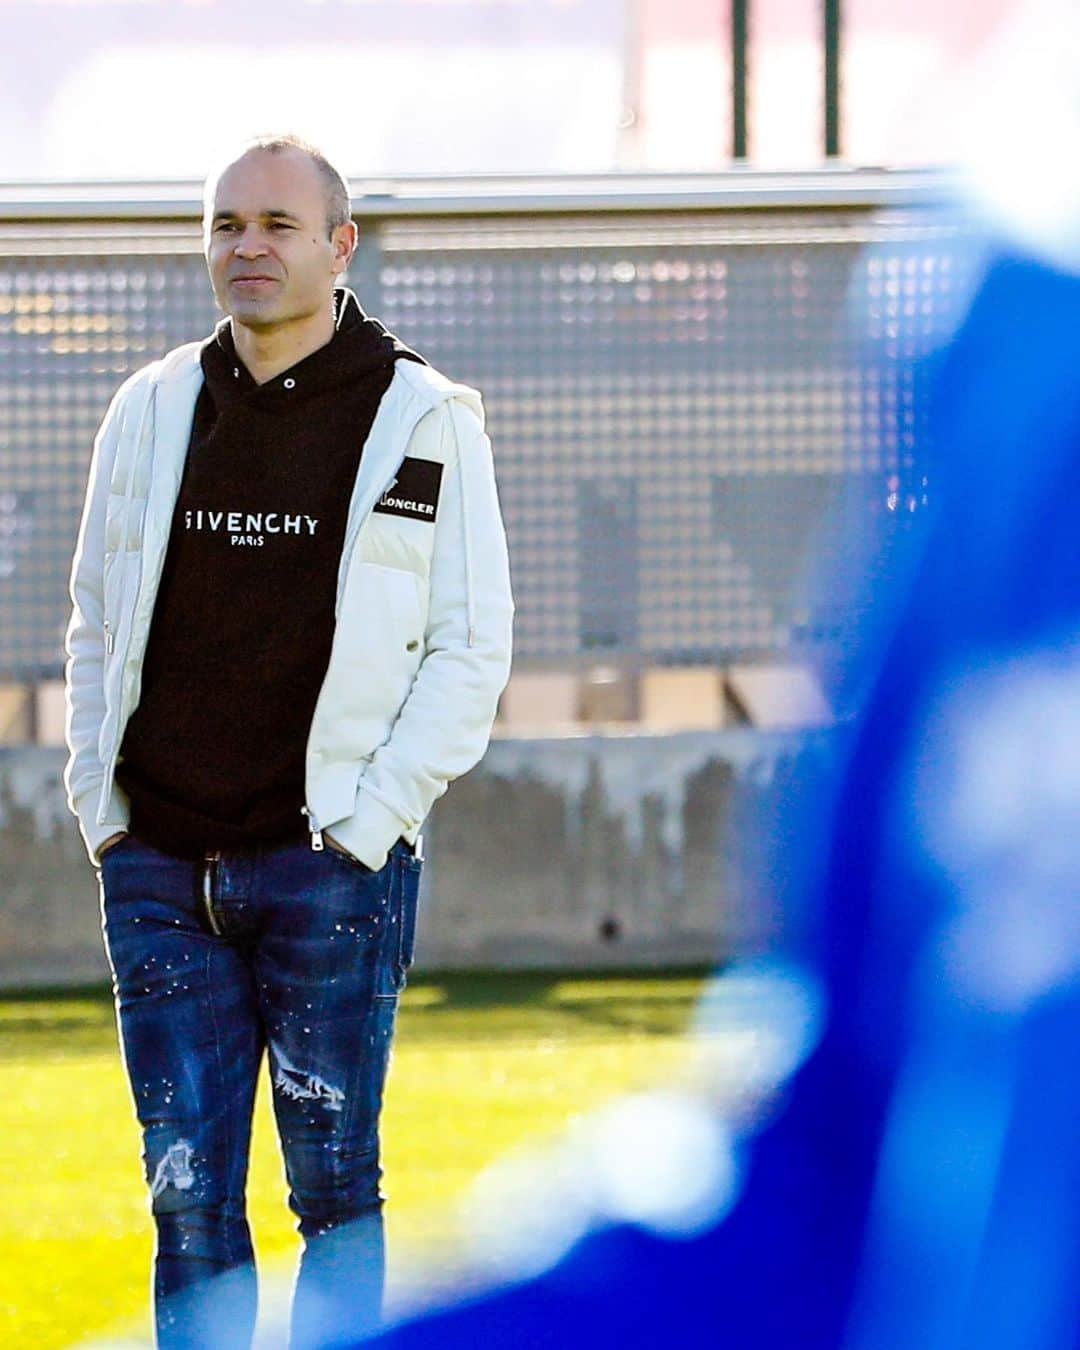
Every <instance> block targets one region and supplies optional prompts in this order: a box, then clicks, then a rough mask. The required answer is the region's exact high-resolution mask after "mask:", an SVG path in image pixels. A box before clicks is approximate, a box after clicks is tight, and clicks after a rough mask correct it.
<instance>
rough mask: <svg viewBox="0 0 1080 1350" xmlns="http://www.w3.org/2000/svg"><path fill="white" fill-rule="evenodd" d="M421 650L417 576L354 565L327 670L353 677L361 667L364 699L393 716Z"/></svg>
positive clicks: (399, 570)
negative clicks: (332, 667)
mask: <svg viewBox="0 0 1080 1350" xmlns="http://www.w3.org/2000/svg"><path fill="white" fill-rule="evenodd" d="M423 646H424V619H423V616H422V613H421V605H420V583H419V578H418V577H417V576H416V574H415V573H414V572H408V571H405V570H404V569H402V568H398V567H385V566H383V565H382V564H381V563H368V562H357V563H354V564H353V566H352V568H351V569H350V575H349V582H348V585H347V587H346V590H345V600H344V603H343V605H342V610H341V615H340V616H339V618H338V626H337V631H336V633H335V636H334V649H333V653H332V656H331V664H333V663H334V662H335V661H340V662H341V663H343V664H344V665H345V666H347V667H348V668H349V669H350V672H351V674H352V676H353V677H355V674H356V668H357V667H362V668H363V675H364V680H365V682H366V690H367V694H368V695H370V696H371V697H372V698H378V700H379V702H380V703H381V704H383V705H384V706H385V709H386V712H387V713H388V715H390V716H393V715H395V714H396V713H397V711H398V709H399V708H400V706H401V704H402V703H403V702H404V700H405V696H406V694H407V693H408V692H409V685H410V684H411V682H412V677H413V676H414V675H415V674H416V670H417V667H418V666H419V665H420V660H421V657H422V655H423ZM353 688H354V689H356V692H357V693H358V694H359V695H360V696H361V697H364V691H363V690H360V689H357V687H356V686H355V685H354V686H353ZM347 702H348V700H347Z"/></svg>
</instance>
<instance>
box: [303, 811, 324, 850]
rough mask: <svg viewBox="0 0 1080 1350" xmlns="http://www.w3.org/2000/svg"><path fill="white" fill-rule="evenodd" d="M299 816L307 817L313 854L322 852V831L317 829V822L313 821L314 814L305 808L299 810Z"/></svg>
mask: <svg viewBox="0 0 1080 1350" xmlns="http://www.w3.org/2000/svg"><path fill="white" fill-rule="evenodd" d="M300 814H301V815H304V816H307V818H308V829H309V830H310V831H311V848H312V852H314V853H321V852H322V851H323V837H322V830H321V829H320V828H319V822H318V821H317V820H316V819H315V812H314V811H309V810H308V808H307V807H306V806H302V807H301V808H300Z"/></svg>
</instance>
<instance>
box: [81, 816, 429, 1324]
mask: <svg viewBox="0 0 1080 1350" xmlns="http://www.w3.org/2000/svg"><path fill="white" fill-rule="evenodd" d="M420 870H421V862H420V860H419V859H418V858H416V857H414V856H413V853H412V850H411V848H410V846H409V845H407V844H406V843H405V842H404V840H399V841H398V842H397V843H396V844H395V845H394V847H393V849H392V850H391V852H390V855H389V857H388V859H387V862H386V865H385V866H384V867H383V868H381V869H380V870H379V871H378V872H373V871H371V869H370V868H368V867H365V866H364V864H363V863H360V862H357V861H355V860H352V859H351V858H349V857H347V856H345V855H343V854H341V853H338V852H337V851H335V850H333V849H331V848H326V849H325V850H323V851H322V852H315V851H313V850H312V849H311V848H310V847H308V846H307V845H305V844H290V845H286V846H282V847H278V848H259V849H253V850H250V851H244V852H237V853H232V852H229V853H223V854H221V855H220V857H218V858H216V859H214V860H212V861H210V860H208V861H206V862H190V861H184V860H181V859H179V858H174V857H171V856H170V855H168V854H165V853H161V852H159V851H157V850H156V849H153V848H151V847H150V846H149V845H148V844H145V843H143V842H142V840H140V839H138V838H136V837H134V836H131V835H129V836H127V837H126V838H124V839H122V840H121V841H120V842H119V843H117V844H115V845H114V846H113V847H112V848H110V849H108V850H106V852H105V855H104V857H103V858H102V861H101V890H102V911H103V915H104V932H105V943H106V949H107V951H108V955H109V961H110V964H111V966H112V971H113V981H114V988H115V991H116V1006H117V1016H118V1021H119V1026H120V1035H121V1040H122V1043H123V1052H124V1061H125V1064H126V1067H127V1072H128V1077H129V1079H130V1082H131V1088H132V1092H133V1094H134V1098H135V1108H136V1114H137V1115H138V1118H139V1122H140V1124H141V1126H142V1130H143V1159H144V1162H145V1168H146V1180H147V1184H148V1186H149V1189H150V1197H151V1205H152V1209H153V1214H154V1221H155V1225H156V1228H157V1250H156V1254H155V1262H154V1305H155V1323H156V1328H157V1336H158V1345H159V1346H160V1347H162V1350H194V1348H195V1347H198V1348H199V1350H211V1348H216V1347H221V1348H222V1350H225V1347H228V1350H237V1348H240V1350H242V1348H243V1347H247V1346H248V1345H249V1344H250V1341H251V1337H252V1333H253V1329H254V1324H255V1311H256V1299H257V1294H256V1280H255V1266H254V1257H253V1251H252V1245H251V1234H250V1231H249V1229H248V1223H247V1218H246V1212H245V1199H244V1190H245V1182H246V1179H247V1166H248V1149H249V1143H250V1138H251V1119H252V1108H253V1105H254V1099H255V1086H256V1079H257V1075H258V1072H259V1066H260V1064H261V1061H262V1055H263V1050H264V1049H266V1051H267V1056H268V1061H269V1070H270V1080H271V1083H272V1088H273V1104H274V1114H275V1118H276V1121H277V1128H278V1133H279V1135H280V1138H281V1147H282V1152H283V1154H284V1159H285V1172H286V1176H287V1178H288V1183H289V1206H290V1208H291V1209H292V1210H293V1212H294V1213H295V1214H296V1215H297V1216H298V1218H299V1224H298V1227H299V1230H300V1232H301V1234H302V1236H303V1239H304V1247H303V1253H302V1255H301V1259H300V1270H299V1275H298V1278H297V1283H296V1291H295V1295H294V1299H293V1309H292V1335H291V1340H290V1344H291V1346H292V1347H294V1350H301V1347H305V1348H306V1347H309V1346H316V1345H325V1344H330V1343H332V1342H333V1341H335V1340H343V1341H347V1340H348V1339H349V1338H350V1337H355V1336H358V1335H361V1334H363V1333H364V1332H366V1331H368V1330H370V1329H371V1328H372V1327H373V1326H375V1325H377V1324H378V1320H379V1313H380V1308H381V1301H382V1287H383V1274H384V1255H383V1228H382V1195H381V1193H380V1190H379V1179H380V1176H381V1170H380V1167H379V1133H378V1126H379V1111H380V1108H381V1105H382V1096H383V1084H384V1082H385V1078H386V1071H387V1065H388V1061H389V1056H390V1041H391V1037H392V1034H393V1028H394V1014H395V1011H396V1007H397V1000H398V995H399V993H400V992H401V990H402V989H403V988H404V985H405V975H406V971H407V969H408V967H409V965H410V963H411V960H412V951H413V941H414V935H415V928H416V900H417V892H418V888H419V881H420Z"/></svg>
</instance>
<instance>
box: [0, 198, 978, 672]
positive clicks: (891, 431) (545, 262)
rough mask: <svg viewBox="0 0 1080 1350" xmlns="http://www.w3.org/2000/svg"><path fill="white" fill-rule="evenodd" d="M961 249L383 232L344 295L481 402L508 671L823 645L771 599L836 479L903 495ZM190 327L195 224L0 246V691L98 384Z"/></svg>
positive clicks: (37, 650)
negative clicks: (504, 536)
mask: <svg viewBox="0 0 1080 1350" xmlns="http://www.w3.org/2000/svg"><path fill="white" fill-rule="evenodd" d="M969 252H970V250H969V247H968V244H967V241H966V238H965V236H964V234H963V232H962V230H961V229H960V227H959V226H957V225H956V224H955V223H946V222H943V221H938V220H934V219H932V218H930V217H928V216H926V215H925V214H922V213H919V212H917V211H906V212H905V211H892V212H889V213H883V214H879V215H878V216H876V217H870V216H869V215H867V214H866V213H865V212H861V211H847V212H845V211H839V210H837V211H827V212H826V211H809V210H808V211H803V212H786V213H777V212H758V213H754V212H733V211H723V212H721V211H700V212H694V213H686V214H679V213H672V212H668V213H664V214H663V215H659V214H658V215H655V216H649V215H642V214H626V215H617V214H605V213H603V212H593V213H578V214H567V215H562V216H554V217H553V216H534V217H521V218H517V219H514V218H510V219H507V218H496V219H489V218H477V219H468V218H465V219H462V218H458V219H439V218H427V219H410V220H393V219H390V220H387V221H384V222H382V223H381V224H380V225H378V226H377V227H370V226H369V227H368V229H367V234H366V245H365V248H364V250H363V252H362V254H361V255H360V257H359V258H358V262H357V264H356V265H355V266H354V269H353V276H352V281H353V284H354V285H355V287H356V289H357V291H358V293H359V294H360V298H361V302H362V303H363V304H364V305H365V306H366V308H368V310H369V311H370V312H372V313H376V314H378V315H379V316H380V317H381V318H382V319H383V320H384V322H386V323H387V324H388V326H389V327H391V328H392V329H393V330H394V331H396V332H397V333H398V334H399V335H400V336H401V337H402V338H403V339H404V340H406V341H407V342H409V343H410V344H411V345H413V346H415V347H416V348H418V349H419V350H420V351H421V352H423V353H424V354H425V355H426V356H427V357H428V358H429V359H430V360H431V361H432V363H433V364H435V365H436V366H438V367H440V368H441V369H442V370H444V371H445V372H446V373H447V374H448V375H450V376H451V377H453V378H456V379H460V380H463V381H466V382H468V383H472V384H475V385H477V386H479V387H480V388H481V389H482V391H483V393H484V396H485V401H486V404H487V408H488V415H489V429H490V431H491V435H492V439H493V442H494V444H495V449H496V468H497V474H498V481H499V488H500V493H501V498H502V502H503V507H504V511H505V516H506V522H507V530H508V534H509V539H510V550H511V563H512V568H513V575H514V585H515V596H516V600H517V606H518V609H517V620H516V661H517V663H518V668H519V669H522V668H527V667H528V666H529V665H530V664H533V665H543V666H547V665H551V664H558V665H574V664H577V663H578V662H580V661H582V660H587V659H592V658H594V657H595V655H596V653H597V652H603V653H605V654H609V655H616V656H625V657H629V658H631V659H637V658H640V659H642V660H644V661H648V662H649V663H650V664H664V663H686V662H691V663H693V662H725V661H728V660H731V659H734V658H746V657H753V656H761V655H765V654H769V653H773V652H776V651H778V650H782V649H784V648H786V647H787V646H789V645H790V644H791V643H792V642H793V641H800V642H801V641H810V642H822V641H826V640H828V638H829V635H830V633H831V632H832V631H834V627H835V623H834V620H835V617H836V616H835V614H834V613H831V612H830V608H829V604H828V602H818V603H816V604H815V605H814V606H810V605H809V604H808V602H807V599H806V596H805V595H803V594H801V593H800V590H799V586H798V584H797V583H798V581H799V577H800V575H801V570H802V565H803V561H804V558H805V554H806V547H807V545H808V543H809V542H810V541H811V539H812V538H813V537H814V535H815V532H816V531H818V530H819V529H820V526H821V523H822V521H824V520H827V519H828V515H827V511H828V507H829V504H830V502H831V501H832V500H833V499H834V498H835V496H836V494H837V491H838V489H839V487H840V486H842V485H843V484H845V483H848V482H850V481H852V480H853V479H860V480H863V481H864V483H865V489H866V490H865V500H866V503H867V508H866V509H867V510H868V511H878V512H881V513H886V512H889V511H890V510H891V511H893V512H894V513H896V514H900V513H903V512H904V511H910V510H912V509H914V508H917V506H918V504H919V502H920V501H921V500H922V497H923V496H924V495H925V484H924V482H923V479H924V478H925V476H926V466H925V465H924V464H922V463H919V462H917V461H916V455H915V447H916V445H919V446H920V453H921V452H922V451H921V447H922V445H923V441H922V438H921V436H920V435H919V428H920V420H921V417H922V409H923V405H924V402H925V399H924V396H923V391H922V390H921V388H920V387H919V384H918V378H919V377H918V374H917V373H916V372H913V370H912V367H911V366H910V365H909V364H908V362H907V360H906V359H904V360H901V359H898V358H910V357H915V356H917V355H918V354H919V353H920V352H921V351H922V350H924V349H925V347H926V345H927V344H928V343H929V342H930V341H932V340H934V338H935V335H937V334H940V333H941V332H943V331H945V330H946V329H947V327H948V325H949V323H950V322H951V321H952V318H953V316H954V314H955V311H956V299H957V296H958V295H959V294H961V293H962V290H963V284H964V274H965V270H966V268H967V266H968V258H969ZM215 317H216V312H215V309H214V306H213V303H212V299H211V296H210V291H209V286H208V283H207V280H206V275H205V268H204V265H203V262H202V259H201V257H200V256H199V255H198V235H197V229H196V227H195V226H194V225H190V226H188V225H182V226H175V227H171V226H148V227H146V228H143V227H138V228H137V229H136V228H135V227H132V226H127V227H123V228H121V227H117V226H101V227H97V228H96V229H90V228H89V227H59V226H56V227H53V228H46V229H39V228H30V227H25V226H24V227H21V229H19V230H18V231H16V230H15V229H14V228H13V227H10V226H7V227H0V592H2V600H0V678H12V677H15V678H25V677H35V676H45V675H52V674H55V673H57V672H58V671H59V669H60V665H61V659H62V658H61V640H62V634H63V629H64V625H65V623H66V619H67V611H68V601H67V596H66V579H67V573H68V567H69V561H70V556H71V550H72V547H73V545H74V540H75V534H76V530H77V524H78V512H79V508H80V505H81V499H82V493H83V487H84V483H85V475H86V468H87V462H88V456H89V451H90V446H91V442H92V439H93V434H94V431H95V429H96V426H97V424H98V422H99V420H100V418H101V416H102V414H103V413H104V410H105V407H106V406H107V404H108V401H109V399H110V397H111V395H112V393H113V392H114V390H115V388H116V386H117V385H118V384H119V383H120V381H121V380H122V378H123V377H124V376H126V375H127V374H128V373H129V372H131V371H132V370H134V369H136V368H137V367H138V366H140V365H141V364H143V363H144V362H146V361H147V360H150V359H152V358H154V357H157V356H159V355H161V354H163V353H164V352H165V351H166V350H167V349H168V348H170V347H171V346H174V345H176V344H177V343H179V342H182V341H186V340H190V339H192V338H196V337H199V336H202V335H204V334H205V333H207V332H208V331H209V330H210V328H211V326H212V324H213V322H214V320H215ZM860 343H862V344H869V351H870V358H869V359H867V353H866V350H865V349H864V350H863V351H862V352H861V353H860V350H859V345H860ZM825 543H826V544H831V545H832V547H834V548H836V547H837V546H838V545H839V544H842V541H838V540H836V539H833V540H831V541H830V540H826V541H825Z"/></svg>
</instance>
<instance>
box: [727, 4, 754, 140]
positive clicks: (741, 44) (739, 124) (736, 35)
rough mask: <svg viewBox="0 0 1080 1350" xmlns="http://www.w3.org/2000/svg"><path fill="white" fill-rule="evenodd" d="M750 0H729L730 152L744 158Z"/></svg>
mask: <svg viewBox="0 0 1080 1350" xmlns="http://www.w3.org/2000/svg"><path fill="white" fill-rule="evenodd" d="M749 30H750V0H731V154H732V157H733V158H734V159H745V158H746V88H747V49H748V45H749Z"/></svg>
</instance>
